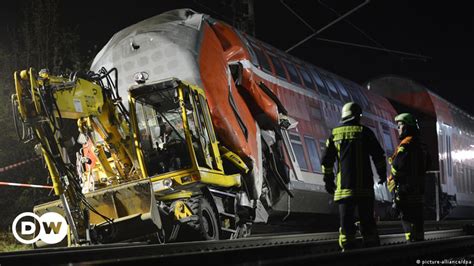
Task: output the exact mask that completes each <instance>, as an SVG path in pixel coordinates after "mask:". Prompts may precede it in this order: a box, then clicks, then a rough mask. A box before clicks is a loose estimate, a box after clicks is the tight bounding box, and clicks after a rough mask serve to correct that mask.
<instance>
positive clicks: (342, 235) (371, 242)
mask: <svg viewBox="0 0 474 266" xmlns="http://www.w3.org/2000/svg"><path fill="white" fill-rule="evenodd" d="M337 203H338V204H339V217H340V226H341V227H340V228H339V246H340V247H341V248H342V249H343V250H347V249H352V248H355V247H356V242H355V235H356V232H357V226H356V221H357V218H358V220H359V221H360V233H361V235H362V238H363V245H364V246H365V247H372V246H378V245H380V240H379V235H378V232H377V226H376V224H375V219H374V198H371V197H361V198H355V197H349V198H345V199H342V200H339V201H337ZM356 211H357V214H358V215H357V216H358V217H357V216H356Z"/></svg>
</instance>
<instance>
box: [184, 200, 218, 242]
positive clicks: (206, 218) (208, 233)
mask: <svg viewBox="0 0 474 266" xmlns="http://www.w3.org/2000/svg"><path fill="white" fill-rule="evenodd" d="M187 203H188V206H189V207H190V208H191V211H192V212H193V213H195V214H196V215H197V217H198V219H197V221H194V222H190V224H189V226H190V227H191V228H193V229H194V230H195V231H196V232H197V233H198V237H199V238H200V239H199V240H219V236H220V227H219V221H218V218H217V217H218V216H217V214H216V212H215V211H214V208H212V206H211V204H210V203H209V201H208V200H207V199H206V198H205V197H195V198H191V199H190V200H189V201H188V202H187Z"/></svg>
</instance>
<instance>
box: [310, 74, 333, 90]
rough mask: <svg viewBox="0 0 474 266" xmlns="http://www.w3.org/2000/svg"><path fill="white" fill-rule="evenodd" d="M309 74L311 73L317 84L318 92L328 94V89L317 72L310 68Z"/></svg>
mask: <svg viewBox="0 0 474 266" xmlns="http://www.w3.org/2000/svg"><path fill="white" fill-rule="evenodd" d="M311 74H313V78H314V80H315V81H316V84H317V85H318V89H319V92H320V93H322V94H324V95H329V93H328V89H327V88H326V85H325V84H324V82H323V80H322V79H321V77H320V76H319V74H318V72H316V70H314V69H313V70H312V71H311Z"/></svg>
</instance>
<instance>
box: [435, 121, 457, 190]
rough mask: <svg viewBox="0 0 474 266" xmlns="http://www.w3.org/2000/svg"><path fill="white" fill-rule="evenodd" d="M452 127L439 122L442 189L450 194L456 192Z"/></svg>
mask: <svg viewBox="0 0 474 266" xmlns="http://www.w3.org/2000/svg"><path fill="white" fill-rule="evenodd" d="M451 136H452V127H451V126H449V125H446V124H443V123H438V146H439V158H440V160H439V164H440V166H439V167H440V172H441V189H442V191H444V192H447V193H448V194H449V195H454V194H456V192H457V191H456V190H457V189H456V185H455V183H454V178H453V160H452V157H451V153H452V147H451V145H452V144H451Z"/></svg>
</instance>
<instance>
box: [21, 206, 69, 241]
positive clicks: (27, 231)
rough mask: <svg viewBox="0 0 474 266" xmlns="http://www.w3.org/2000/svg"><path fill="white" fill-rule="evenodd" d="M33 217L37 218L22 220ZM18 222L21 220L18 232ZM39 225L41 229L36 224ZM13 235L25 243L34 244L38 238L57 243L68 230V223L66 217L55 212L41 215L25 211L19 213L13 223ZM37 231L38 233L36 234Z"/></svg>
mask: <svg viewBox="0 0 474 266" xmlns="http://www.w3.org/2000/svg"><path fill="white" fill-rule="evenodd" d="M25 217H33V218H34V219H35V220H36V223H35V222H32V221H21V222H20V220H21V219H22V218H25ZM18 222H20V226H19V227H20V232H19V233H18V228H17V225H18ZM37 225H39V231H38V230H37V228H36V226H37ZM12 231H13V236H14V237H15V238H16V240H18V241H19V242H21V243H23V244H26V245H28V244H33V243H34V242H36V241H38V240H40V239H41V240H43V241H44V242H45V243H47V244H56V243H59V242H61V241H62V240H63V239H64V237H65V236H66V235H67V232H68V224H67V223H66V220H65V219H64V217H62V216H61V215H59V214H58V213H55V212H47V213H45V214H43V215H41V217H39V216H38V215H36V214H34V213H32V212H24V213H21V214H20V215H18V216H17V217H16V218H15V220H14V221H13V225H12ZM35 233H38V235H36V236H34V235H35Z"/></svg>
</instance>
